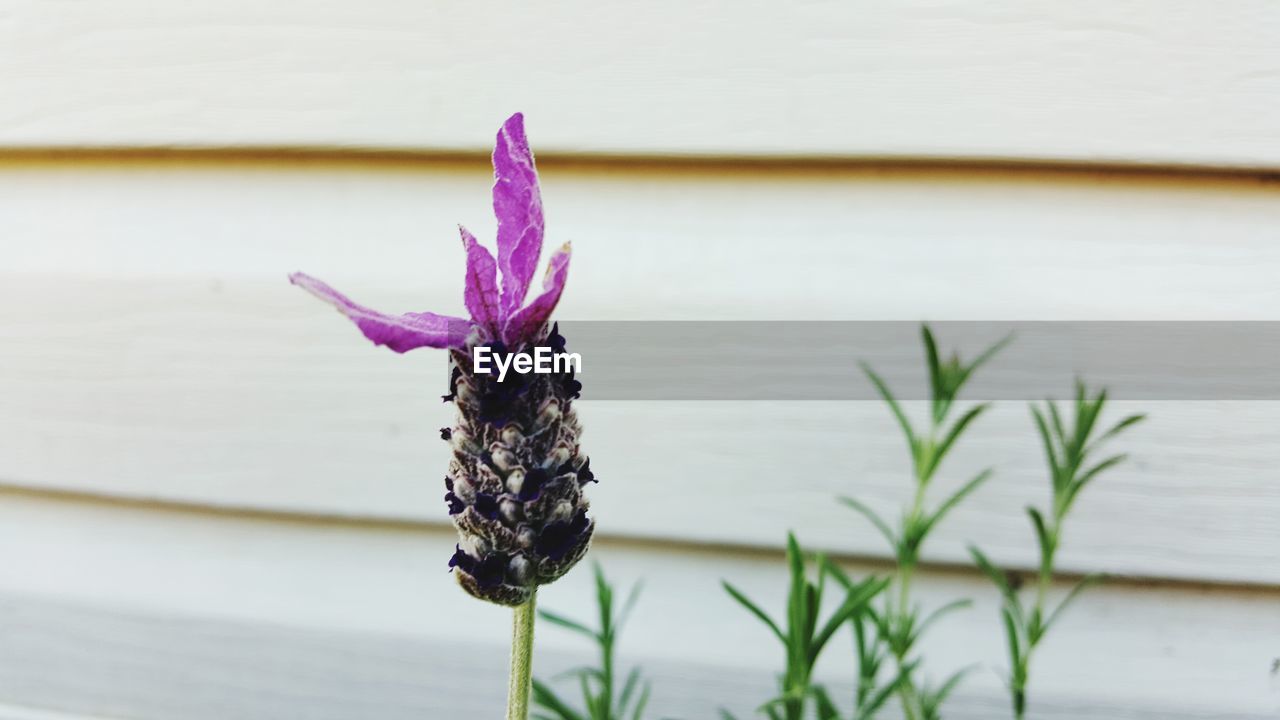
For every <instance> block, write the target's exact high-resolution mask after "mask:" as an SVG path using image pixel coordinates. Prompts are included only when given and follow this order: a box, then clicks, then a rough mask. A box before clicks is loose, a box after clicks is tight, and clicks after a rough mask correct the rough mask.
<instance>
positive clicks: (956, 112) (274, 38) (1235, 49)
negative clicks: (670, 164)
mask: <svg viewBox="0 0 1280 720" xmlns="http://www.w3.org/2000/svg"><path fill="white" fill-rule="evenodd" d="M0 9H2V10H3V17H4V23H3V25H2V26H0V63H2V64H3V66H4V67H5V68H7V69H8V71H7V72H6V73H4V76H3V78H0V97H3V98H5V99H6V101H5V102H4V103H0V145H7V146H11V147H12V146H24V147H30V146H66V145H71V146H84V145H94V146H148V147H150V146H172V145H183V146H186V145H200V146H244V145H258V146H261V145H269V146H279V145H290V146H297V145H305V146H337V147H352V146H359V147H373V148H409V149H415V150H425V151H441V150H443V151H457V150H467V151H472V150H474V151H482V150H487V149H488V147H489V142H490V140H491V138H492V130H494V129H496V127H497V125H498V123H500V122H501V120H502V119H503V118H505V117H506V116H507V115H508V114H509V113H511V112H512V111H515V110H524V111H525V112H527V113H528V114H529V116H530V118H531V131H532V132H533V137H534V138H535V142H536V143H537V144H536V147H538V148H539V149H540V150H541V151H542V152H544V153H548V154H549V153H627V154H632V153H634V154H640V155H750V156H796V155H810V156H824V157H826V156H838V157H908V158H918V157H948V158H1002V159H1015V160H1025V159H1038V160H1069V161H1081V162H1110V163H1132V162H1136V163H1157V164H1190V165H1212V166H1230V167H1263V168H1275V167H1278V166H1280V124H1278V123H1277V120H1276V118H1277V117H1280V113H1277V104H1276V103H1277V101H1276V98H1277V97H1280V9H1277V7H1276V6H1275V4H1274V3H1272V2H1269V1H1268V0H1240V1H1238V2H1232V3H1229V4H1226V5H1222V4H1212V3H1204V2H1196V1H1195V0H1137V1H1135V2H1127V3H1124V4H1121V5H1117V4H1116V3H1114V2H1103V1H1102V0H1084V1H1081V2H1071V3H1063V2H1056V1H1055V0H1032V1H1026V0H998V1H995V2H984V3H980V4H973V3H962V2H934V1H932V0H911V1H910V2H899V3H893V4H875V3H869V2H829V1H821V2H819V1H812V0H811V1H808V2H803V3H789V4H787V5H786V6H781V5H770V4H761V3H745V4H744V3H738V2H732V1H731V0H696V1H694V2H689V1H687V0H679V1H677V0H663V1H662V2H656V3H646V4H645V5H644V6H643V7H635V8H623V7H611V8H609V9H608V10H607V11H604V10H602V9H601V8H600V7H598V6H597V5H595V4H593V3H590V2H588V1H587V0H575V1H574V2H565V3H557V4H554V5H545V4H543V5H526V6H518V7H512V6H511V5H509V4H499V3H493V2H476V3H445V4H434V3H428V4H424V3H420V2H413V1H412V0H373V1H372V2H365V3H357V4H353V3H345V2H312V3H307V4H305V5H297V4H291V3H262V2H252V1H250V0H231V1H225V2H214V1H213V0H200V1H198V2H184V3H171V4H166V5H163V6H158V5H156V4H155V3H151V2H146V0H125V1H123V2H113V3H110V4H88V5H81V4H75V3H71V4H68V3H47V2H37V1H35V0H9V2H7V3H6V4H5V5H4V6H3V8H0Z"/></svg>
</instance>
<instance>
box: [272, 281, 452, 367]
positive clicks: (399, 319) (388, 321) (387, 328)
mask: <svg viewBox="0 0 1280 720" xmlns="http://www.w3.org/2000/svg"><path fill="white" fill-rule="evenodd" d="M289 282H291V283H293V284H294V285H297V286H298V287H300V288H302V289H303V290H306V291H307V292H309V293H311V294H312V295H315V296H316V297H318V298H320V299H321V300H324V301H325V302H327V303H329V304H330V305H333V306H334V307H336V308H337V309H338V311H339V312H341V313H342V314H343V315H346V316H347V317H349V318H351V321H352V322H354V323H355V324H356V327H358V328H360V332H362V333H364V336H365V337H367V338H369V339H370V340H372V341H373V342H374V344H375V345H386V346H387V347H389V348H391V349H392V350H394V351H396V352H398V353H402V352H406V351H408V350H413V349H414V348H420V347H433V348H461V347H463V346H464V345H465V344H466V338H467V333H468V332H469V331H470V327H471V323H469V322H468V321H466V320H463V319H462V318H456V317H446V316H444V315H436V314H435V313H405V314H404V315H400V316H395V315H383V314H382V313H380V312H377V311H375V310H370V309H369V308H367V307H364V306H362V305H357V304H356V303H354V302H352V301H351V299H350V298H348V297H347V296H346V295H343V294H342V293H340V292H338V291H337V290H334V289H333V288H331V287H329V286H328V285H326V284H324V283H323V282H321V281H319V280H317V279H315V278H313V277H311V276H310V275H307V274H304V273H300V272H299V273H293V274H292V275H290V276H289Z"/></svg>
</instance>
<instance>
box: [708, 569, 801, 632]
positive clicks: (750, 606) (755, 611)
mask: <svg viewBox="0 0 1280 720" xmlns="http://www.w3.org/2000/svg"><path fill="white" fill-rule="evenodd" d="M720 584H721V585H722V586H724V589H725V592H727V593H729V595H731V596H732V597H733V599H734V600H737V601H738V603H739V604H741V605H742V606H743V607H745V608H746V609H747V610H748V611H750V612H751V614H752V615H755V616H756V617H758V618H760V621H761V622H763V623H764V624H765V625H768V626H769V629H770V630H772V631H773V634H774V635H775V636H777V638H778V639H779V640H781V641H782V642H783V643H784V644H785V643H786V642H787V637H786V635H783V634H782V630H780V629H778V625H777V623H775V622H774V621H773V619H772V618H770V617H769V616H768V615H766V614H765V612H764V611H763V610H761V609H760V608H759V606H757V605H756V604H755V603H753V602H751V600H749V599H748V598H747V596H746V595H743V594H742V591H740V590H738V588H736V587H734V586H732V585H730V584H729V583H727V582H723V581H722V582H721V583H720Z"/></svg>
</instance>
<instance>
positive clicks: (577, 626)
mask: <svg viewBox="0 0 1280 720" xmlns="http://www.w3.org/2000/svg"><path fill="white" fill-rule="evenodd" d="M538 617H540V618H542V619H543V620H546V621H547V622H549V623H551V624H552V625H559V626H560V627H562V628H564V629H566V630H572V631H573V632H576V633H578V634H580V635H585V636H587V637H589V638H591V639H592V640H599V639H600V636H599V634H597V633H596V631H595V630H592V629H591V628H589V627H587V626H586V625H583V624H582V623H580V622H578V621H576V620H570V619H569V618H567V617H564V616H563V615H559V614H557V613H553V612H551V611H549V610H539V611H538Z"/></svg>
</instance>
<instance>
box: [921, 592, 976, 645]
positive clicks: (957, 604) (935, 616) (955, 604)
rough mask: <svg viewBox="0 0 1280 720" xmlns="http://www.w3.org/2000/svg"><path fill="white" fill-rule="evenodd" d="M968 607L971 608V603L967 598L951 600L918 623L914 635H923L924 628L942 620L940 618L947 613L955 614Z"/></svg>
mask: <svg viewBox="0 0 1280 720" xmlns="http://www.w3.org/2000/svg"><path fill="white" fill-rule="evenodd" d="M970 607H973V601H972V600H970V599H968V598H964V599H962V600H953V601H952V602H949V603H947V604H946V605H943V606H942V607H940V608H938V609H937V610H934V611H933V612H931V613H929V614H928V615H927V616H926V617H925V619H924V620H922V621H920V625H919V627H917V628H916V635H917V636H920V635H923V634H924V631H925V629H926V628H928V627H929V626H930V625H932V624H933V623H935V622H937V621H938V620H939V619H941V618H942V616H944V615H946V614H947V613H951V612H955V611H956V610H963V609H966V608H970Z"/></svg>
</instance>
